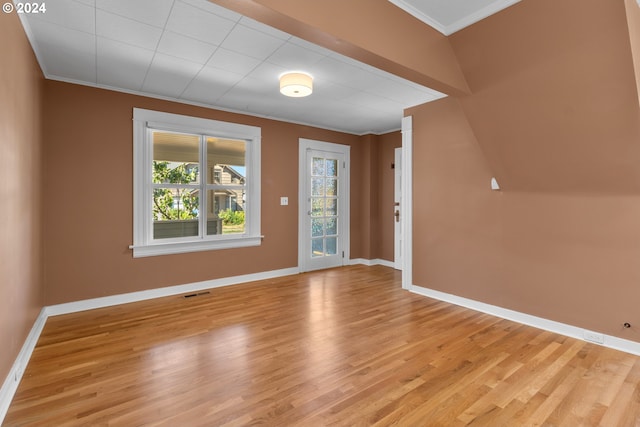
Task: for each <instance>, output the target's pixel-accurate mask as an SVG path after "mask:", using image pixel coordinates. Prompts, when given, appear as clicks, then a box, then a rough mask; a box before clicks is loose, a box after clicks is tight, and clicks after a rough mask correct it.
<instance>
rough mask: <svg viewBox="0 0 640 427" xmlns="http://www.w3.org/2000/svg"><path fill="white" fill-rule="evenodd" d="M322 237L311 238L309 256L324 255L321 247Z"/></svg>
mask: <svg viewBox="0 0 640 427" xmlns="http://www.w3.org/2000/svg"><path fill="white" fill-rule="evenodd" d="M323 240H324V239H311V256H312V257H314V258H315V257H319V256H323V255H324V248H323V247H322V244H323Z"/></svg>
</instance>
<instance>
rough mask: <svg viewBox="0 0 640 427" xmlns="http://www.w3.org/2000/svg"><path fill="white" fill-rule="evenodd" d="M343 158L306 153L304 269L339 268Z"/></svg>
mask: <svg viewBox="0 0 640 427" xmlns="http://www.w3.org/2000/svg"><path fill="white" fill-rule="evenodd" d="M343 171H344V155H343V154H341V153H333V152H327V151H319V150H308V151H307V156H306V191H307V194H306V196H307V197H306V202H307V203H308V211H307V218H306V223H307V227H306V230H305V239H306V244H305V245H304V246H305V251H306V252H307V253H306V255H305V257H306V258H307V259H306V264H308V265H307V267H308V268H307V269H309V270H313V269H319V268H329V267H335V266H339V265H342V262H343V259H342V251H343V248H342V247H341V246H342V244H341V239H340V237H341V236H340V233H341V232H342V220H343V218H342V215H341V211H342V203H343V201H342V196H343V194H342V193H343V191H344V190H343V184H344V183H343V179H344V176H343Z"/></svg>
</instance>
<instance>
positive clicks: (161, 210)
mask: <svg viewBox="0 0 640 427" xmlns="http://www.w3.org/2000/svg"><path fill="white" fill-rule="evenodd" d="M152 197H153V238H154V239H171V238H176V237H193V236H197V235H198V232H199V230H198V228H199V227H198V217H199V215H198V207H199V203H200V197H199V191H198V190H197V189H192V188H179V189H175V188H154V189H153V195H152Z"/></svg>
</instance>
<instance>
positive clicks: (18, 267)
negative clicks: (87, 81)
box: [0, 13, 43, 383]
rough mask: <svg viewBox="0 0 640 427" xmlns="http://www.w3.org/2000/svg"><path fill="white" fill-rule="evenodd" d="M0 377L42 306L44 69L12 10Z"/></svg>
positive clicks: (0, 106) (0, 196)
mask: <svg viewBox="0 0 640 427" xmlns="http://www.w3.org/2000/svg"><path fill="white" fill-rule="evenodd" d="M0 40H1V42H0V58H1V59H0V200H1V201H2V208H1V209H0V343H1V344H0V345H1V346H2V350H0V383H2V382H3V381H4V378H5V377H6V375H7V373H8V372H9V370H10V368H11V365H12V364H13V362H14V360H15V358H16V356H17V355H18V352H19V351H20V348H21V347H22V345H23V343H24V341H25V338H26V337H27V334H28V333H29V330H30V329H31V327H32V326H33V322H34V320H35V319H36V317H37V316H38V313H39V311H40V308H41V307H42V280H41V268H40V261H41V248H40V203H39V200H40V193H41V183H40V156H41V153H40V150H41V148H40V147H41V134H40V130H41V126H40V122H41V114H40V108H41V91H42V81H43V78H42V74H41V73H40V69H39V67H38V65H37V63H36V61H35V57H34V55H33V52H32V51H31V46H30V45H29V42H28V41H27V38H26V36H25V34H24V31H23V30H22V26H21V25H20V22H19V20H18V17H17V15H16V14H5V13H3V14H1V15H0Z"/></svg>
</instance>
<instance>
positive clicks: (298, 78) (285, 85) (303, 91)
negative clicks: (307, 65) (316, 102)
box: [280, 71, 313, 98]
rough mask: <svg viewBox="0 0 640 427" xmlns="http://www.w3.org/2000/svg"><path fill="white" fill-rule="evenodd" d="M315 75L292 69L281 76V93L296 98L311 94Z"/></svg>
mask: <svg viewBox="0 0 640 427" xmlns="http://www.w3.org/2000/svg"><path fill="white" fill-rule="evenodd" d="M311 92H313V77H312V76H311V75H310V74H307V73H303V72H301V71H292V72H289V73H284V74H282V75H281V76H280V93H281V94H283V95H286V96H291V97H294V98H301V97H303V96H308V95H311Z"/></svg>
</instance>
